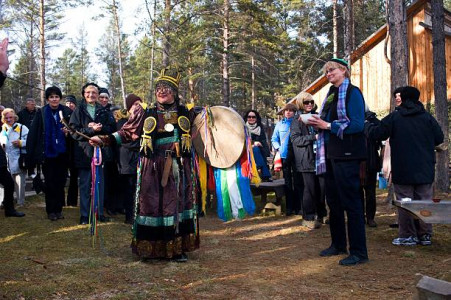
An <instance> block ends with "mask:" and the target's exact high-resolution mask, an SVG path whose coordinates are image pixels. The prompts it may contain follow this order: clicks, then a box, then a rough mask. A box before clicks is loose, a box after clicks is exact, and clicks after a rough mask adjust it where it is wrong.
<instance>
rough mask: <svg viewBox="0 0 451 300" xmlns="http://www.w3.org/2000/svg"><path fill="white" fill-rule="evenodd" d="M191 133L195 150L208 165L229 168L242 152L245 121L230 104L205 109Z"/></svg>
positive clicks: (198, 116) (196, 120) (195, 122)
mask: <svg viewBox="0 0 451 300" xmlns="http://www.w3.org/2000/svg"><path fill="white" fill-rule="evenodd" d="M209 119H211V120H209ZM191 136H192V140H193V145H194V148H195V149H196V152H197V153H198V154H199V155H200V156H201V157H202V158H203V159H204V160H205V161H206V162H207V163H208V164H209V165H211V166H213V167H216V168H229V167H231V166H233V165H234V164H235V162H236V161H237V160H238V159H239V158H240V156H241V154H242V153H243V148H244V145H245V133H244V121H243V119H242V118H241V116H240V115H239V114H238V113H237V112H236V111H234V110H233V109H231V108H229V107H225V106H213V107H210V108H204V110H203V112H202V113H200V114H199V115H197V117H196V118H195V119H194V122H193V126H192V128H191Z"/></svg>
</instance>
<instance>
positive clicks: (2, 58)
mask: <svg viewBox="0 0 451 300" xmlns="http://www.w3.org/2000/svg"><path fill="white" fill-rule="evenodd" d="M8 43H9V40H8V38H4V39H3V41H2V42H1V43H0V72H2V73H3V75H6V71H8V69H9V60H8V54H7V51H8Z"/></svg>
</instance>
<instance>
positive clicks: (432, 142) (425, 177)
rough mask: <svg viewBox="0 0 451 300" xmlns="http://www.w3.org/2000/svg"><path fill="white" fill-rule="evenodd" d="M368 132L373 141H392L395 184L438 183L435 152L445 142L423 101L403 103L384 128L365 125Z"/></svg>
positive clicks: (382, 124)
mask: <svg viewBox="0 0 451 300" xmlns="http://www.w3.org/2000/svg"><path fill="white" fill-rule="evenodd" d="M365 132H366V134H367V136H368V137H369V138H371V139H379V140H385V139H387V138H390V148H391V168H392V178H393V183H394V184H404V185H414V184H431V183H433V182H434V175H435V151H434V148H435V146H437V145H439V144H441V143H442V142H443V132H442V129H441V128H440V126H439V124H438V123H437V121H436V120H435V119H434V117H433V116H432V115H431V114H429V113H428V112H426V111H425V109H424V107H423V104H421V103H420V102H419V101H410V100H409V101H403V103H402V104H401V106H400V107H399V109H398V110H395V111H394V112H392V113H390V114H389V115H388V116H386V117H385V118H383V119H382V120H381V124H380V125H373V124H370V123H369V122H367V123H365Z"/></svg>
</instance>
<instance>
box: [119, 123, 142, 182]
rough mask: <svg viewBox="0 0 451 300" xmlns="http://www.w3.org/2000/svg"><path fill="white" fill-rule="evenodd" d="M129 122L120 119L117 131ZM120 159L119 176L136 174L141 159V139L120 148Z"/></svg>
mask: <svg viewBox="0 0 451 300" xmlns="http://www.w3.org/2000/svg"><path fill="white" fill-rule="evenodd" d="M126 122H127V119H120V120H119V121H118V122H117V130H119V129H121V128H122V126H124V124H125V123H126ZM118 148H119V149H118V152H119V159H118V170H119V174H124V175H126V174H136V169H137V165H138V157H139V139H138V140H136V141H133V142H130V143H125V144H122V145H120V146H118Z"/></svg>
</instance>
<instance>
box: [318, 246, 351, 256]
mask: <svg viewBox="0 0 451 300" xmlns="http://www.w3.org/2000/svg"><path fill="white" fill-rule="evenodd" d="M340 254H348V251H346V249H337V248H335V246H334V245H332V246H330V247H329V248H327V249H324V250H323V251H321V252H320V253H319V256H334V255H340Z"/></svg>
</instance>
